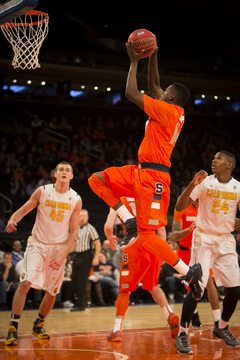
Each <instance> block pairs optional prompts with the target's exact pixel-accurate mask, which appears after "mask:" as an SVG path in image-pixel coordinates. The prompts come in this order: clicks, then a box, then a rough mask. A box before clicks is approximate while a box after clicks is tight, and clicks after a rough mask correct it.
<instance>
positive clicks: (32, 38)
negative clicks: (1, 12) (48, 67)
mask: <svg viewBox="0 0 240 360" xmlns="http://www.w3.org/2000/svg"><path fill="white" fill-rule="evenodd" d="M48 23H49V16H48V15H47V14H45V13H43V12H40V11H37V10H31V11H29V12H28V13H27V14H24V15H22V16H19V17H17V18H16V19H14V20H12V21H9V22H7V23H5V24H3V25H1V29H2V32H3V34H4V35H5V37H6V38H7V40H8V41H9V42H10V44H11V45H12V48H13V52H14V57H13V61H12V66H13V67H14V69H17V68H21V69H23V70H24V69H36V68H40V67H41V65H40V64H39V62H38V55H39V51H40V48H41V46H42V43H43V41H44V39H45V38H46V36H47V34H48Z"/></svg>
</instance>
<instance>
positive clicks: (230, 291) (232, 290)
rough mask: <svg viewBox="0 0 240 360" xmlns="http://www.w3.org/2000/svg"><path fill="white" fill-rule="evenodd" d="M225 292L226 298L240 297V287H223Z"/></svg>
mask: <svg viewBox="0 0 240 360" xmlns="http://www.w3.org/2000/svg"><path fill="white" fill-rule="evenodd" d="M225 291H226V295H228V296H238V297H239V296H240V286H234V287H225Z"/></svg>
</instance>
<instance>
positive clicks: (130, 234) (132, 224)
mask: <svg viewBox="0 0 240 360" xmlns="http://www.w3.org/2000/svg"><path fill="white" fill-rule="evenodd" d="M124 226H125V235H124V238H123V241H122V242H121V244H120V247H122V248H124V247H126V246H127V245H128V243H129V241H130V240H131V239H132V238H136V237H137V219H136V218H135V217H134V218H131V219H128V220H127V221H126V222H125V223H124Z"/></svg>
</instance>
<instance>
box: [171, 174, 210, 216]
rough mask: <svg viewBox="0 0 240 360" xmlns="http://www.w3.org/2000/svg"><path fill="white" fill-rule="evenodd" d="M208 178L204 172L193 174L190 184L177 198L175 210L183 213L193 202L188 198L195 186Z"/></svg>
mask: <svg viewBox="0 0 240 360" xmlns="http://www.w3.org/2000/svg"><path fill="white" fill-rule="evenodd" d="M207 176H208V173H207V172H206V171H205V170H200V171H199V172H198V173H196V174H195V176H194V178H193V180H192V181H191V182H190V184H189V185H188V186H187V187H186V189H185V190H184V191H183V192H182V194H181V195H180V196H179V197H178V199H177V203H176V206H175V208H176V210H177V211H183V210H185V209H186V208H187V207H188V206H189V205H191V204H192V203H193V200H192V199H191V198H190V195H191V192H192V191H193V189H194V188H195V186H197V185H199V184H201V182H202V181H203V180H204V179H205V178H206V177H207Z"/></svg>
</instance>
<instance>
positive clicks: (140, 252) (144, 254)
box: [119, 240, 161, 292]
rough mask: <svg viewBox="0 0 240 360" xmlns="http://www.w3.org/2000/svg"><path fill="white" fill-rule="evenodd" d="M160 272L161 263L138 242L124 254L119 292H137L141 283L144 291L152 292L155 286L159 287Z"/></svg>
mask: <svg viewBox="0 0 240 360" xmlns="http://www.w3.org/2000/svg"><path fill="white" fill-rule="evenodd" d="M160 270H161V262H160V261H158V260H157V258H156V256H154V255H153V254H151V253H150V252H148V251H147V250H146V249H144V248H143V247H142V246H141V245H140V243H139V241H138V240H137V241H136V242H135V243H134V244H133V245H131V246H129V247H128V248H126V249H125V250H124V252H123V257H122V261H121V265H120V278H119V292H132V291H135V290H136V289H137V287H138V285H139V283H140V282H142V288H143V289H145V290H148V291H151V290H152V289H153V287H154V286H158V278H159V274H160Z"/></svg>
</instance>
